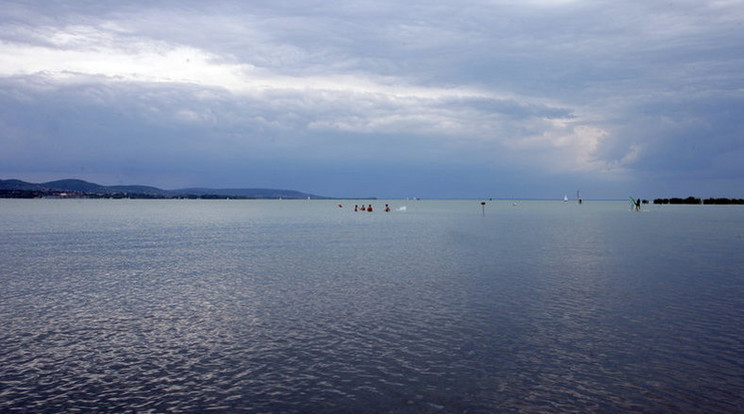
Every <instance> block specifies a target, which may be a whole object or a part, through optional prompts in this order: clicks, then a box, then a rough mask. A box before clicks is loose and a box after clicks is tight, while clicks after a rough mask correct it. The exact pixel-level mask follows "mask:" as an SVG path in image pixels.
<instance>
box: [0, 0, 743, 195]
mask: <svg viewBox="0 0 744 414" xmlns="http://www.w3.org/2000/svg"><path fill="white" fill-rule="evenodd" d="M64 3H65V4H64V5H60V4H56V2H42V1H38V2H16V1H10V2H8V1H5V2H4V3H3V7H2V8H0V178H4V179H7V178H20V179H26V180H28V181H37V182H38V181H46V180H52V179H58V178H67V177H76V178H82V179H87V180H91V181H96V182H99V183H101V184H148V185H156V186H160V187H163V188H178V187H187V186H212V187H276V188H288V189H295V190H300V191H307V192H311V193H316V194H322V195H328V196H367V195H369V196H377V197H409V196H411V197H412V196H418V197H447V198H449V197H465V198H471V197H472V198H478V197H547V198H553V197H555V198H558V197H562V196H563V194H569V195H571V194H574V193H575V191H576V190H577V189H581V190H582V193H583V194H584V195H585V196H586V197H588V198H623V197H626V196H628V195H634V196H642V197H648V198H651V197H657V196H687V195H697V196H703V197H706V196H727V197H733V196H735V197H744V194H742V193H743V192H744V24H743V22H744V2H742V1H725V0H721V1H697V0H695V1H674V2H668V1H663V2H656V1H649V0H639V1H621V2H617V1H580V0H576V1H570V0H531V1H515V2H509V1H499V0H496V1H476V0H470V1H469V0H458V1H451V2H431V1H418V0H409V1H405V2H401V1H375V2H369V1H363V2H362V1H359V2H357V1H345V2H340V3H333V2H327V1H317V2H313V1H276V0H271V1H252V2H243V1H223V2H201V1H194V2H190V1H184V0H179V1H173V2H152V1H142V2H134V1H130V2H108V1H78V2H74V1H73V2H64Z"/></svg>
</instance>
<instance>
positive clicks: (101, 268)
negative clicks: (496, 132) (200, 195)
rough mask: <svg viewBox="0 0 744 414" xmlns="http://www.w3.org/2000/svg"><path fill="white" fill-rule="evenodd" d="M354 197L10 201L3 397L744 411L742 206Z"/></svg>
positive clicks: (176, 404)
mask: <svg viewBox="0 0 744 414" xmlns="http://www.w3.org/2000/svg"><path fill="white" fill-rule="evenodd" d="M338 203H339V202H338V201H305V200H303V201H197V200H192V201H184V200H181V201H175V200H173V201H144V200H143V201H140V200H137V201H135V200H116V201H114V200H0V300H1V301H0V321H2V330H0V411H1V412H14V411H17V412H24V413H26V412H97V411H98V412H100V411H106V412H111V411H121V412H142V413H147V412H153V413H155V412H158V413H159V412H204V411H213V412H249V413H254V412H255V413H262V412H265V413H295V412H297V413H304V412H313V413H345V412H392V413H465V412H467V413H499V412H501V413H512V412H520V413H565V412H603V413H605V412H606V413H626V412H637V413H658V412H690V413H732V412H744V403H742V400H743V399H744V323H743V321H744V253H743V252H744V240H743V237H744V208H742V207H741V206H665V207H653V206H649V207H647V208H646V209H645V211H643V212H640V213H635V212H631V211H629V209H628V206H627V204H628V203H625V202H587V203H585V204H584V205H582V206H578V205H576V204H574V203H562V202H521V203H520V204H519V205H517V206H513V205H512V203H511V202H506V201H503V202H501V201H493V202H489V203H488V204H487V205H486V207H485V214H483V213H484V212H483V210H481V206H480V204H479V203H478V202H477V201H391V202H389V203H390V204H391V207H392V209H393V211H391V212H390V213H385V212H383V210H382V207H383V203H384V202H379V201H378V202H373V204H374V205H375V207H376V210H375V212H373V213H366V212H365V213H362V212H357V213H355V212H353V209H350V208H349V207H353V203H354V201H351V203H352V204H351V205H349V204H348V203H349V201H341V203H342V204H343V208H339V207H338V206H337V204H338ZM402 206H405V207H406V208H405V210H404V211H400V210H399V208H400V207H402Z"/></svg>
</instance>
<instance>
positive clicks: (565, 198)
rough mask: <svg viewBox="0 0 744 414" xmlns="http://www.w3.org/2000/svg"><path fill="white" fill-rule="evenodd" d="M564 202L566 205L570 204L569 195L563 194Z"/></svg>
mask: <svg viewBox="0 0 744 414" xmlns="http://www.w3.org/2000/svg"><path fill="white" fill-rule="evenodd" d="M563 202H564V203H567V202H568V195H566V194H563Z"/></svg>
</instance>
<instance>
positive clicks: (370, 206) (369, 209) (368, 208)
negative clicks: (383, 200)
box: [367, 204, 372, 213]
mask: <svg viewBox="0 0 744 414" xmlns="http://www.w3.org/2000/svg"><path fill="white" fill-rule="evenodd" d="M367 211H369V212H370V213H371V212H372V204H370V205H369V206H367Z"/></svg>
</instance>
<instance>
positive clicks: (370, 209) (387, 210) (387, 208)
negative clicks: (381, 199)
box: [354, 204, 390, 213]
mask: <svg viewBox="0 0 744 414" xmlns="http://www.w3.org/2000/svg"><path fill="white" fill-rule="evenodd" d="M359 210H361V211H368V212H370V213H371V212H372V211H373V210H372V204H369V205H367V207H365V206H364V204H362V206H361V207H359V205H358V204H355V205H354V211H359ZM385 212H386V213H388V212H390V206H389V205H387V204H385Z"/></svg>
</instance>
